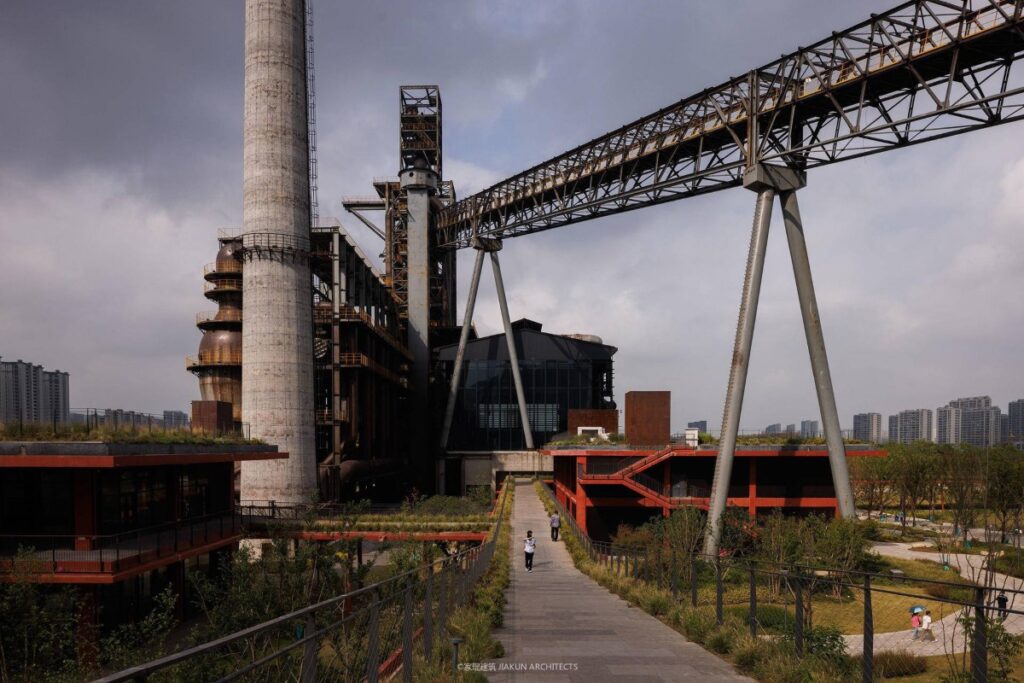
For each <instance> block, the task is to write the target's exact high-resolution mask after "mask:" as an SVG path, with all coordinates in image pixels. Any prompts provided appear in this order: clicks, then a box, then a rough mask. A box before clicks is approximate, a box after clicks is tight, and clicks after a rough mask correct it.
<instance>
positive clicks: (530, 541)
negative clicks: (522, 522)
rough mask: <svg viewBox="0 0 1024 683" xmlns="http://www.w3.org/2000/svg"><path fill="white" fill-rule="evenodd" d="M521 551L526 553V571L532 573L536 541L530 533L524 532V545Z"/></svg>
mask: <svg viewBox="0 0 1024 683" xmlns="http://www.w3.org/2000/svg"><path fill="white" fill-rule="evenodd" d="M523 550H524V551H526V571H528V572H532V571H533V553H534V551H535V550H537V539H536V538H534V537H533V532H532V531H527V532H526V543H525V544H524V547H523Z"/></svg>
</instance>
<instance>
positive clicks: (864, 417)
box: [853, 413, 882, 443]
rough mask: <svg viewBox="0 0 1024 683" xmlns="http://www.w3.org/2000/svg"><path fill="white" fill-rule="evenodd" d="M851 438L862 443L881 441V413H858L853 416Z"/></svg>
mask: <svg viewBox="0 0 1024 683" xmlns="http://www.w3.org/2000/svg"><path fill="white" fill-rule="evenodd" d="M853 438H854V439H856V440H857V441H863V442H864V443H881V442H882V415H881V414H880V413H858V414H856V415H854V416H853Z"/></svg>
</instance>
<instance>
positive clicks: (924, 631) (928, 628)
mask: <svg viewBox="0 0 1024 683" xmlns="http://www.w3.org/2000/svg"><path fill="white" fill-rule="evenodd" d="M921 640H923V641H931V640H935V634H934V633H932V611H931V610H925V612H924V616H923V617H921Z"/></svg>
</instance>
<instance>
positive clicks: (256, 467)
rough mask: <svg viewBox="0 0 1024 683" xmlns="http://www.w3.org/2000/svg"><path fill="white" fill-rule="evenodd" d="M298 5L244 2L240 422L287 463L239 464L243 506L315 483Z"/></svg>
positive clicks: (300, 494) (291, 496) (302, 36)
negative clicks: (285, 454)
mask: <svg viewBox="0 0 1024 683" xmlns="http://www.w3.org/2000/svg"><path fill="white" fill-rule="evenodd" d="M305 25H306V16H305V2H303V0H246V3H245V130H244V169H243V209H242V221H243V234H242V245H243V247H244V248H245V250H244V254H245V256H244V258H245V261H244V266H243V287H242V292H243V297H244V298H243V310H244V312H245V313H244V315H245V324H244V326H243V328H242V421H243V422H245V423H248V425H249V429H250V433H251V435H252V436H253V437H254V438H261V439H264V440H266V441H267V442H269V443H271V444H274V445H277V446H278V447H280V448H281V450H283V451H287V452H288V453H289V456H290V457H289V458H288V459H287V460H283V461H282V460H273V461H267V462H247V463H245V464H244V465H243V466H242V498H243V499H247V500H275V501H278V502H308V501H309V500H310V499H311V497H312V496H313V495H314V493H315V491H316V488H317V485H316V452H315V443H314V429H315V425H314V412H313V323H312V282H311V279H310V271H309V243H310V235H309V227H310V226H309V222H310V207H309V144H308V135H309V131H308V128H307V103H306V32H305Z"/></svg>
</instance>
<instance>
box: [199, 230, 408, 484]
mask: <svg viewBox="0 0 1024 683" xmlns="http://www.w3.org/2000/svg"><path fill="white" fill-rule="evenodd" d="M219 240H220V243H221V249H220V251H218V253H217V260H216V262H215V263H214V264H211V265H210V266H207V267H206V271H205V276H204V277H205V278H206V280H207V282H208V284H207V286H206V296H207V297H209V298H211V299H213V300H215V301H217V302H218V303H220V309H219V310H218V311H217V312H216V313H201V314H199V316H198V317H197V326H198V327H199V329H200V330H202V331H203V338H202V340H201V342H200V347H199V356H198V358H196V359H191V358H190V359H188V361H187V367H188V369H189V370H190V371H191V372H193V373H194V374H196V376H197V377H198V378H199V381H200V391H201V392H202V397H203V399H204V400H206V401H225V402H228V403H231V404H232V410H233V413H234V415H235V418H236V421H237V420H238V419H239V416H240V411H241V366H242V362H243V356H242V349H241V330H242V325H243V322H242V317H243V309H242V299H241V296H242V293H241V292H242V290H241V273H242V269H243V267H244V264H243V262H242V260H240V259H239V258H238V252H239V249H240V247H241V242H240V241H239V239H238V238H237V237H233V236H231V235H229V234H227V233H222V235H221V237H220V238H219ZM309 263H310V272H311V276H312V280H311V295H312V299H311V300H312V306H313V316H312V317H313V348H312V349H311V353H312V354H313V357H314V360H315V365H314V367H315V375H314V391H315V411H316V431H315V434H316V456H317V463H318V472H319V477H318V479H319V489H320V498H321V499H322V500H338V499H339V498H341V497H343V494H344V493H345V492H346V490H350V489H352V488H354V487H356V486H359V485H360V482H362V481H365V480H368V479H373V480H378V479H381V478H385V477H392V478H393V477H394V476H395V475H396V473H397V472H398V471H399V470H400V469H401V465H402V463H403V462H404V461H405V460H406V459H407V456H408V438H407V433H406V432H405V430H402V429H400V428H399V425H401V424H403V423H404V422H405V421H406V420H407V416H408V388H409V381H408V373H409V365H410V363H411V356H410V354H409V351H408V349H407V347H406V345H405V344H404V342H403V340H402V338H401V328H400V324H399V318H398V305H397V301H396V300H395V298H394V296H393V295H392V292H391V290H390V289H389V288H388V287H387V286H386V285H385V284H384V279H383V276H382V275H381V274H380V273H379V272H378V271H377V269H376V268H374V266H373V265H372V264H371V263H370V261H369V260H368V259H367V258H366V256H365V254H363V252H362V250H361V249H360V248H359V246H358V245H356V243H355V242H354V241H353V240H352V238H351V237H350V236H349V235H347V234H346V233H345V232H344V230H343V229H342V228H341V227H340V226H336V225H335V226H326V227H318V228H314V229H313V230H312V231H311V233H310V248H309ZM239 424H240V423H239Z"/></svg>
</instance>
